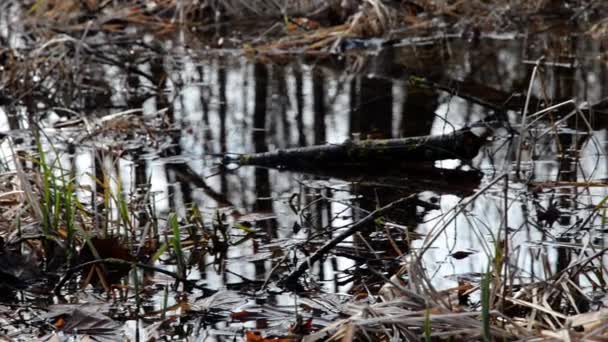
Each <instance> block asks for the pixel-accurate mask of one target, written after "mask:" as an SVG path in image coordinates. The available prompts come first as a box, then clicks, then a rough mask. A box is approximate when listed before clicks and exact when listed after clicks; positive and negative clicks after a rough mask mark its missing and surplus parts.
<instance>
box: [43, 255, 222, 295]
mask: <svg viewBox="0 0 608 342" xmlns="http://www.w3.org/2000/svg"><path fill="white" fill-rule="evenodd" d="M100 263H108V264H115V265H129V266H131V267H133V266H135V267H139V268H142V269H144V270H148V271H155V272H159V273H163V274H166V275H168V276H170V277H173V278H175V280H178V281H181V282H183V283H184V284H188V285H189V286H192V287H193V288H195V289H198V290H202V291H203V293H204V294H205V295H209V294H211V293H212V292H213V291H212V290H210V289H208V288H206V287H204V286H200V285H197V284H196V282H194V281H192V280H189V279H186V278H184V277H182V276H180V275H179V274H177V273H175V272H171V271H167V270H164V269H162V268H158V267H154V266H152V265H148V264H144V263H140V262H131V261H126V260H122V259H116V258H106V259H97V260H92V261H87V262H85V263H82V264H79V265H76V266H74V267H72V268H70V269H68V270H67V272H66V274H65V275H64V276H63V278H61V280H59V282H58V283H57V285H56V286H55V288H54V289H53V293H55V294H56V295H59V294H60V293H61V288H62V287H63V285H64V284H65V283H66V282H67V281H68V280H70V278H72V276H73V275H74V273H75V272H77V271H79V270H81V269H83V268H84V267H86V266H89V265H96V264H100Z"/></svg>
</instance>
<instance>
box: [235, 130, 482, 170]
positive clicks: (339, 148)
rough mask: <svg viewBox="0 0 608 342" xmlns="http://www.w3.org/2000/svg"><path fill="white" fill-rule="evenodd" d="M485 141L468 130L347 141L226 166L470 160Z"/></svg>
mask: <svg viewBox="0 0 608 342" xmlns="http://www.w3.org/2000/svg"><path fill="white" fill-rule="evenodd" d="M484 142H485V138H483V137H479V136H477V135H475V134H474V133H473V132H471V131H470V130H469V129H468V128H467V129H461V130H457V131H454V132H453V133H451V134H445V135H428V136H420V137H408V138H401V139H384V140H362V141H351V140H348V141H346V142H344V143H342V144H327V145H316V146H307V147H298V148H291V149H285V150H277V151H273V152H263V153H254V154H243V155H240V156H238V157H236V158H234V157H226V158H225V159H224V162H225V163H236V164H239V165H255V166H263V167H271V168H278V169H287V170H298V169H310V168H327V167H340V166H342V167H344V166H351V165H352V166H357V165H370V163H387V162H391V163H400V162H430V161H436V160H443V159H463V160H469V159H472V158H473V157H475V156H476V155H477V153H478V152H479V148H480V147H481V146H482V145H483V143H484Z"/></svg>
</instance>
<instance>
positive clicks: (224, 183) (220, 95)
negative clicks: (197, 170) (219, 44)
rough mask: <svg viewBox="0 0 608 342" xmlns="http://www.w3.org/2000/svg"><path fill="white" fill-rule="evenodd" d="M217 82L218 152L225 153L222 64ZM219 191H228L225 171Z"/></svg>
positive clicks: (224, 85) (224, 88) (224, 90)
mask: <svg viewBox="0 0 608 342" xmlns="http://www.w3.org/2000/svg"><path fill="white" fill-rule="evenodd" d="M217 83H218V98H219V99H218V100H219V108H218V115H219V118H220V132H219V138H220V152H221V153H222V154H225V153H226V152H228V148H227V147H226V136H227V135H228V133H227V131H226V115H227V114H228V102H227V101H228V100H227V99H226V67H225V66H223V65H219V66H218V70H217ZM220 192H221V193H223V194H226V193H227V192H228V179H227V178H226V173H225V172H221V173H220Z"/></svg>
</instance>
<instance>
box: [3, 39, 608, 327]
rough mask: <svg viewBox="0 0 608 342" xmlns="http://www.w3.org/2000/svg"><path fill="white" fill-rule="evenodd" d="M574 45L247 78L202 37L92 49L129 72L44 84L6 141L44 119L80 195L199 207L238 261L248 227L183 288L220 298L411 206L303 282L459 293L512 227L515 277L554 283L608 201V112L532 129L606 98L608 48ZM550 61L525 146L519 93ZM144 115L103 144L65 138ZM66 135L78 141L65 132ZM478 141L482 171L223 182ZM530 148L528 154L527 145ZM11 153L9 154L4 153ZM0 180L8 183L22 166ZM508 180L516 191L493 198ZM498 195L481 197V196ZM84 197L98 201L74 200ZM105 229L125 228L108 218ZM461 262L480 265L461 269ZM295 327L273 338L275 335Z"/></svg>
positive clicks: (482, 44) (356, 56) (252, 61)
mask: <svg viewBox="0 0 608 342" xmlns="http://www.w3.org/2000/svg"><path fill="white" fill-rule="evenodd" d="M567 32H570V31H563V32H561V31H560V30H556V31H549V32H546V33H541V34H535V35H523V34H512V35H493V36H484V35H482V36H479V37H478V36H470V37H469V36H466V37H450V36H438V37H436V38H434V39H425V40H415V39H412V40H406V41H400V42H397V43H396V44H394V45H393V46H380V45H378V46H377V47H371V48H367V49H357V48H356V47H357V46H356V45H357V42H353V43H351V44H350V45H348V44H345V46H344V47H343V48H344V49H346V52H344V53H343V54H341V55H339V56H333V57H330V58H320V57H312V58H309V57H298V58H290V59H289V60H288V61H287V62H286V61H285V60H286V59H285V58H284V57H283V56H279V55H277V54H275V55H272V54H271V56H264V57H260V58H258V59H256V58H252V57H251V56H242V55H240V54H239V53H238V52H235V51H232V50H217V49H216V50H210V49H205V48H204V47H203V44H202V43H200V42H197V41H190V40H189V39H191V38H187V40H186V41H187V42H188V44H187V45H182V44H180V43H179V40H168V41H166V42H165V41H159V40H156V39H154V38H152V37H148V38H146V39H144V40H143V41H142V42H138V44H132V43H131V42H129V43H125V44H121V43H113V45H112V46H111V47H110V48H107V49H104V48H100V50H102V51H104V53H106V54H108V55H110V56H112V57H113V58H115V59H118V60H120V61H121V62H120V63H108V62H107V61H106V62H104V60H102V59H96V58H90V59H87V60H86V61H85V63H88V64H85V63H83V65H82V66H81V67H80V68H81V70H82V71H81V73H80V76H78V79H77V81H78V84H80V87H79V88H78V89H72V88H70V86H69V85H67V84H62V83H59V84H53V83H44V84H42V85H41V87H40V89H39V91H37V92H34V93H33V95H32V96H33V97H32V98H30V99H29V100H28V99H26V100H27V101H29V103H27V101H25V102H26V103H25V105H22V104H23V103H20V104H16V103H11V104H10V105H6V106H3V107H1V108H0V123H1V126H0V127H2V131H9V130H11V131H12V132H13V136H15V137H21V136H23V135H24V133H23V130H27V127H29V126H28V125H31V121H30V120H31V118H32V117H34V118H39V119H40V122H41V123H42V125H43V126H44V127H47V128H48V135H49V137H50V139H51V140H52V141H53V142H54V143H55V144H56V145H57V146H60V147H67V148H68V151H69V150H70V149H71V151H70V152H72V153H65V154H62V155H61V159H62V165H63V166H64V167H66V168H70V169H72V172H73V173H74V175H75V177H76V179H77V181H78V183H79V184H81V185H88V186H89V187H90V188H95V187H96V185H95V182H94V181H93V179H92V178H91V175H98V176H99V175H101V174H102V171H105V173H106V174H108V170H111V172H110V174H111V175H112V179H113V180H114V183H115V185H114V189H116V190H117V191H118V190H121V191H122V194H123V196H124V197H125V198H127V199H134V198H136V197H137V196H142V194H143V193H146V192H148V193H150V194H151V197H150V198H151V202H150V203H153V207H154V211H155V213H156V214H157V215H158V216H159V217H166V216H167V215H168V214H169V213H177V214H178V215H179V216H180V217H184V216H186V215H187V214H188V213H189V210H190V208H192V207H196V208H198V210H199V211H200V212H201V214H202V217H203V221H204V222H205V224H206V225H208V226H213V225H214V224H215V223H214V220H216V218H217V217H218V215H220V216H221V217H222V218H223V220H222V221H223V222H224V223H225V224H226V225H228V226H229V227H233V228H231V229H230V234H231V236H232V237H231V240H232V242H235V241H238V240H239V239H240V238H241V237H244V236H245V235H246V230H242V229H239V228H238V227H239V226H241V225H246V226H247V227H248V228H249V229H251V231H253V232H254V233H255V238H252V239H249V240H246V241H244V242H243V243H240V244H238V245H235V246H231V247H229V248H228V249H227V250H226V251H225V254H217V255H215V256H214V255H211V254H206V255H202V256H199V257H198V258H193V260H194V262H193V265H192V267H191V268H189V273H188V277H189V278H190V279H196V280H199V279H200V281H198V283H199V284H201V285H204V286H206V287H208V288H210V289H216V290H217V289H223V288H229V289H235V290H240V291H243V292H246V293H249V294H255V293H257V295H258V296H260V293H262V292H263V291H262V292H256V291H258V290H259V289H260V288H261V286H262V284H264V285H265V286H266V288H267V289H268V288H270V289H271V290H276V285H275V283H274V280H276V277H277V276H278V275H281V274H284V273H285V272H286V271H287V269H286V267H285V263H286V260H287V262H291V260H293V256H294V255H297V256H298V260H300V261H301V260H303V257H304V254H305V253H310V252H311V251H314V249H316V248H318V246H320V244H322V243H323V242H324V241H327V239H330V238H331V237H332V236H334V235H335V233H336V231H339V229H340V228H341V227H345V226H347V225H349V224H351V223H353V222H355V221H357V220H358V219H360V218H362V217H364V216H365V215H366V214H367V213H369V212H370V211H372V210H374V209H376V208H378V207H380V206H383V205H386V204H388V203H390V202H392V201H394V200H396V199H398V198H401V197H405V196H409V195H411V194H416V196H417V198H418V199H419V200H420V202H419V203H418V204H416V205H407V206H404V207H402V208H399V209H398V210H396V211H393V212H391V213H390V214H389V215H388V216H387V219H386V221H387V222H388V223H387V224H385V225H370V227H369V230H368V234H367V235H366V236H365V237H364V236H356V237H354V238H352V239H349V240H347V241H346V242H344V243H342V244H341V245H340V246H339V248H337V250H336V252H335V254H334V255H331V256H329V257H328V258H327V260H325V261H324V262H323V263H322V264H321V265H320V266H319V265H316V266H315V267H313V269H312V271H311V272H309V273H308V274H307V277H309V278H308V279H309V280H311V281H314V282H315V283H317V284H318V285H319V288H320V290H321V291H322V292H324V293H339V294H341V296H342V298H343V299H345V298H349V297H350V296H352V295H354V294H356V293H359V292H361V291H363V290H362V289H364V288H365V286H369V287H371V288H373V287H374V286H376V287H377V286H378V285H381V284H382V279H380V278H378V277H375V276H374V273H373V272H371V271H370V268H377V269H384V270H388V271H389V275H390V274H392V273H391V271H394V270H396V269H398V268H399V266H400V261H402V260H407V259H408V258H409V257H411V256H412V255H418V254H419V253H423V254H422V255H421V257H422V258H423V260H424V265H425V267H426V269H427V272H428V274H429V276H431V278H432V280H433V281H434V283H435V285H436V286H437V287H438V288H440V289H444V288H448V287H451V286H455V285H457V284H458V280H459V279H461V278H463V277H466V278H467V279H469V278H473V279H475V278H476V277H477V275H478V274H479V273H481V272H484V271H485V270H486V269H487V267H488V262H489V257H488V255H491V254H492V253H493V251H494V248H495V244H496V243H498V242H497V237H498V234H499V231H501V230H504V229H503V228H504V227H505V225H506V226H507V227H508V228H509V245H510V250H509V251H510V255H511V263H512V264H513V265H514V266H517V267H518V271H517V272H516V275H515V276H516V277H519V278H521V281H522V282H524V281H526V280H530V279H532V280H539V279H545V278H546V277H547V276H548V275H549V274H550V273H551V272H555V271H556V270H559V268H560V267H563V266H564V265H566V264H568V262H569V260H570V259H571V257H572V253H576V251H577V248H578V247H577V246H580V245H581V244H585V243H590V244H598V246H599V245H601V244H602V243H603V229H602V222H601V221H602V218H601V215H596V214H597V213H596V212H592V209H593V208H594V206H595V205H597V204H598V203H599V201H600V200H601V199H603V198H604V197H605V196H606V195H608V192H607V191H606V177H607V169H606V166H607V164H606V158H605V153H604V148H605V140H606V130H605V128H606V127H605V126H606V122H607V121H606V120H605V118H604V117H605V115H606V114H608V113H606V111H605V110H604V108H603V107H602V106H595V107H593V108H592V110H585V111H584V112H582V113H580V114H579V113H574V114H571V111H572V108H573V107H572V105H570V107H568V106H567V105H565V106H564V107H560V109H559V110H557V111H554V112H552V113H551V114H550V115H544V116H542V117H541V115H542V114H539V115H534V113H536V112H537V111H539V110H541V109H542V108H546V107H547V106H550V105H555V104H559V103H561V102H563V101H567V100H574V101H575V103H576V104H577V105H580V106H583V107H584V104H585V103H588V104H596V103H599V102H601V101H602V100H604V99H606V98H608V90H607V89H606V85H607V84H608V66H607V63H606V44H605V42H602V41H599V40H593V39H590V38H589V37H588V36H586V35H584V34H582V33H575V34H572V33H567ZM94 41H97V42H98V43H99V44H101V43H102V42H103V41H104V39H103V38H102V37H99V38H96V39H95V40H94ZM139 43H141V44H139ZM371 44H375V42H371ZM353 47H354V48H353ZM153 48H154V49H160V50H162V51H163V53H157V52H155V50H154V49H153ZM351 48H353V49H351ZM541 57H544V59H543V60H542V62H540V64H539V69H538V72H537V74H536V76H535V79H534V82H533V85H532V87H531V95H533V97H534V99H533V101H531V102H530V104H529V109H528V111H527V114H526V115H527V124H526V126H527V127H526V128H525V129H522V125H521V121H522V116H523V112H524V110H523V108H524V104H525V98H526V94H527V93H528V87H529V85H530V82H531V77H532V73H533V69H534V67H535V65H536V64H537V61H539V60H540V59H541ZM35 77H36V76H35V75H34V76H33V78H32V82H34V83H36V82H37V81H36V79H35ZM61 108H64V109H61ZM65 108H69V109H70V110H71V111H73V112H71V111H67V110H65ZM139 108H141V109H142V110H141V111H139V112H134V113H131V114H128V115H123V116H121V117H124V118H125V120H124V121H123V122H120V123H117V124H114V126H112V127H111V128H109V129H107V130H101V131H99V130H98V131H97V134H95V135H94V136H86V134H84V133H83V131H82V126H76V128H72V127H69V125H68V124H67V123H69V120H73V119H77V118H87V119H89V120H94V119H95V118H100V117H103V116H106V115H110V114H112V113H117V112H120V111H123V110H126V109H139ZM499 109H505V110H504V112H503V111H501V110H499ZM75 113H76V114H77V115H75ZM568 115H570V116H568ZM564 117H567V119H566V120H563V122H559V121H558V120H560V118H564ZM538 118H539V119H540V120H538V121H533V120H535V119H538ZM484 119H485V120H487V123H482V120H484ZM497 122H498V124H497ZM555 122H558V124H557V125H554V123H555ZM530 123H531V124H530ZM62 125H65V126H68V127H65V128H57V127H61V126H62ZM471 125H474V126H477V127H479V128H480V129H483V130H484V131H485V132H489V133H488V140H489V141H488V143H487V144H486V145H485V146H484V147H483V148H482V149H481V151H480V153H479V154H478V155H477V156H476V157H475V158H473V159H472V160H467V161H462V160H447V161H439V162H436V163H434V164H433V165H430V166H429V165H426V166H424V168H422V169H420V168H418V169H417V171H412V170H409V171H407V172H406V171H403V172H402V171H400V170H399V169H397V166H395V169H396V170H391V167H390V166H388V167H387V166H386V165H384V166H379V169H378V170H374V171H375V172H371V174H370V172H366V173H363V172H362V171H361V170H356V169H354V170H341V172H340V173H338V174H329V175H327V174H326V175H322V174H301V173H292V172H287V171H278V170H273V169H264V168H255V167H241V168H236V169H230V170H226V169H225V168H224V167H223V166H221V165H220V161H221V158H218V155H222V154H226V153H233V154H240V153H253V152H265V151H272V150H275V149H278V148H288V147H297V146H308V145H318V144H327V143H329V144H332V143H340V142H343V141H344V140H346V139H353V138H357V137H362V138H397V137H407V136H419V135H429V134H431V135H435V134H445V133H450V132H452V131H453V130H457V129H460V128H462V127H468V126H471ZM142 127H147V129H141V128H142ZM151 131H154V132H153V133H150V132H151ZM513 132H519V133H520V134H517V133H513ZM522 134H523V135H525V136H526V139H525V140H524V141H523V142H520V139H519V137H520V136H521V135H522ZM25 141H26V142H27V141H28V140H27V139H25ZM520 144H522V145H523V148H521V151H522V152H521V153H519V149H520V148H519V147H520ZM19 146H21V147H18V149H24V150H27V149H28V148H30V146H29V145H27V144H26V143H24V144H22V145H19ZM3 150H4V151H5V153H6V154H7V155H9V154H10V151H9V150H8V147H7V146H6V143H5V144H3ZM518 160H519V162H518ZM6 163H7V164H8V167H9V168H10V167H11V166H10V165H11V163H12V161H11V159H10V158H7V159H6ZM68 165H69V166H68ZM518 165H519V166H518ZM517 169H520V171H521V172H519V174H517V173H516V172H515V171H516V170H517ZM368 171H369V170H368ZM505 173H506V174H507V175H509V177H508V179H509V180H508V182H505V181H504V180H499V181H496V182H494V183H491V182H493V181H494V180H496V179H497V177H498V176H500V175H502V174H505ZM119 182H120V184H121V185H120V187H119V186H118V185H117V183H119ZM488 184H492V185H490V186H489V188H488V189H486V191H485V192H484V193H483V194H482V195H481V196H478V197H471V196H472V195H473V194H474V193H475V191H476V190H478V189H481V188H484V187H486V185H488ZM98 191H101V190H98ZM505 195H506V196H505ZM81 198H82V200H83V201H86V199H87V198H90V194H87V192H86V191H83V193H82V194H81ZM472 198H474V199H472ZM463 203H466V204H468V206H466V207H462V206H461V204H463ZM461 208H462V209H463V210H462V211H460V212H456V210H459V209H461ZM505 210H506V211H505ZM111 212H112V213H113V214H112V215H114V217H117V216H118V213H117V210H116V208H112V210H111ZM455 213H456V214H455ZM592 214H593V215H595V216H591V218H590V219H589V220H587V221H585V220H586V218H588V217H590V215H592ZM505 217H506V219H505ZM134 222H135V223H136V224H137V222H139V221H138V220H134ZM160 222H161V224H160V226H161V227H163V229H164V227H165V223H164V221H163V220H162V219H161V221H160ZM234 227H236V228H234ZM581 228H583V229H581ZM503 238H504V235H503ZM498 240H500V238H498ZM306 241H308V243H306V244H304V242H306ZM459 251H460V252H462V251H467V252H473V253H474V254H473V255H471V256H469V257H467V258H464V259H457V258H454V257H453V256H454V255H455V254H454V253H455V252H459ZM188 253H189V255H195V254H196V253H195V252H194V251H189V252H188ZM294 253H295V254H294ZM411 253H413V254H411ZM546 265H550V268H549V269H547V268H546ZM292 266H293V265H292ZM168 267H170V268H171V266H168ZM157 282H158V283H163V281H161V280H157ZM165 283H170V281H166V280H165ZM580 286H581V287H583V288H584V287H586V286H588V284H586V283H585V282H583V283H581V284H580ZM253 297H255V296H253ZM253 297H252V298H253ZM262 297H263V298H262V299H260V297H258V301H259V300H262V301H263V302H264V303H265V304H269V305H274V306H280V305H292V304H293V300H294V297H293V296H291V295H289V294H288V293H284V294H281V295H277V294H276V292H273V291H270V293H268V292H264V295H263V296H262ZM159 301H160V299H156V300H154V301H153V304H154V305H153V306H156V308H158V302H159ZM252 302H254V301H253V299H251V302H250V303H249V304H250V305H251V303H252ZM258 303H259V302H258ZM243 305H247V304H243ZM277 316H278V317H281V316H280V315H278V314H277ZM285 324H286V323H285V322H281V321H278V322H272V323H271V326H273V327H275V328H276V329H277V330H280V328H279V327H280V326H281V325H285ZM253 325H254V324H253V323H252V322H247V323H235V322H233V323H231V324H229V325H225V324H224V323H221V324H220V325H219V326H216V328H217V329H218V330H217V331H216V334H215V335H214V333H212V332H211V333H209V332H208V331H206V332H205V334H209V335H213V336H216V335H222V334H223V333H237V334H238V335H239V336H242V335H241V334H240V333H238V331H240V330H239V329H240V328H241V327H242V326H245V327H250V328H251V327H254V326H253ZM218 331H219V332H218ZM213 338H216V337H213ZM217 338H218V339H221V337H217ZM228 339H231V337H230V338H228Z"/></svg>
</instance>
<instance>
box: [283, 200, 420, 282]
mask: <svg viewBox="0 0 608 342" xmlns="http://www.w3.org/2000/svg"><path fill="white" fill-rule="evenodd" d="M415 198H416V194H413V195H410V196H407V197H403V198H401V199H398V200H396V201H394V202H391V203H389V204H387V205H385V206H384V207H382V208H379V209H376V210H374V211H372V212H371V213H369V215H367V216H365V217H364V218H363V219H361V220H359V221H357V222H356V223H355V224H353V225H352V226H350V228H348V229H346V230H344V231H342V232H341V233H340V234H338V235H337V236H336V237H334V238H333V239H331V240H330V241H328V242H327V243H325V245H323V246H322V247H321V248H319V249H318V250H317V251H316V252H314V253H313V254H312V255H311V256H310V257H308V258H307V259H306V260H305V261H304V262H302V263H300V265H298V267H297V268H296V269H295V270H293V271H292V272H291V273H290V274H289V275H288V276H287V277H286V278H285V279H284V280H283V284H285V285H286V286H287V287H288V288H292V289H293V288H297V280H298V278H300V277H301V276H302V275H303V274H304V273H305V272H306V271H307V270H308V269H309V268H310V267H311V266H312V265H313V264H314V263H315V262H317V261H319V260H321V258H323V256H324V255H325V254H327V253H328V252H329V251H330V250H331V249H333V248H334V247H336V246H337V245H338V244H339V243H340V242H342V241H344V240H345V239H346V238H348V237H350V236H352V235H354V234H355V233H357V232H359V231H361V230H363V229H364V228H365V227H366V226H367V224H369V223H371V222H373V221H374V220H375V219H377V218H378V217H380V216H382V215H383V214H384V213H386V212H387V211H389V210H391V209H393V208H395V207H397V206H399V205H401V204H403V203H406V202H409V201H411V200H414V199H415Z"/></svg>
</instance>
